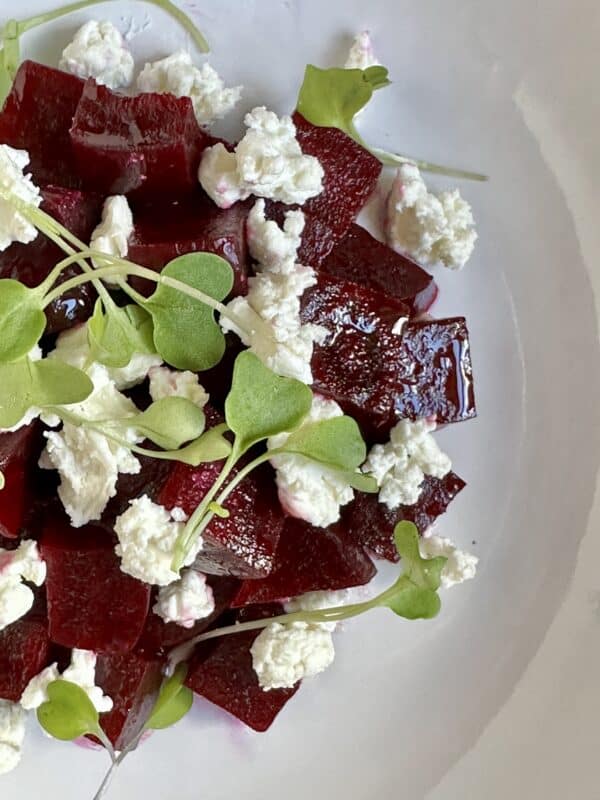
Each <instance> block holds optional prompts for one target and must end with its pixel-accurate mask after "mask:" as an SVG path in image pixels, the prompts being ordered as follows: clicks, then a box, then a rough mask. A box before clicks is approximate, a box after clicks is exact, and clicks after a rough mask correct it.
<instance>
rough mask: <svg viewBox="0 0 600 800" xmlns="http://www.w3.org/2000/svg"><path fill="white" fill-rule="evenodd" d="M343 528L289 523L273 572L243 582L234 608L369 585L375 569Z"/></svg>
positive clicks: (297, 522) (363, 551)
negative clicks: (306, 593)
mask: <svg viewBox="0 0 600 800" xmlns="http://www.w3.org/2000/svg"><path fill="white" fill-rule="evenodd" d="M343 527H344V526H340V525H337V526H332V527H331V528H314V527H313V526H312V525H309V524H308V523H307V522H302V521H301V520H297V519H291V518H290V519H288V520H286V523H285V526H284V528H283V532H282V534H281V538H280V540H279V545H278V547H277V553H276V556H275V565H274V567H273V572H272V573H271V574H270V575H269V576H268V577H267V578H262V579H261V580H255V581H244V582H243V584H242V586H241V587H240V590H239V592H238V593H237V595H236V597H235V600H234V601H233V603H232V605H233V606H245V605H248V604H249V603H271V602H273V601H275V600H285V599H287V598H289V597H295V596H297V595H300V594H304V593H305V592H314V591H320V590H326V591H333V590H335V589H347V588H348V587H350V586H362V585H363V584H365V583H368V582H369V581H370V580H371V578H372V577H373V576H374V575H375V571H376V570H375V566H374V565H373V562H372V561H371V559H370V558H369V556H368V555H367V554H366V552H365V550H364V548H363V547H361V546H360V545H358V546H357V545H354V544H352V543H351V542H349V541H348V539H349V535H348V533H347V532H346V531H345V530H343Z"/></svg>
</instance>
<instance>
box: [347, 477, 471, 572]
mask: <svg viewBox="0 0 600 800" xmlns="http://www.w3.org/2000/svg"><path fill="white" fill-rule="evenodd" d="M465 486H466V483H465V482H464V481H463V480H462V478H459V477H458V475H455V474H454V472H449V473H448V474H447V475H446V476H445V477H444V478H433V477H431V475H428V476H427V477H426V478H425V482H424V484H423V489H422V491H421V496H420V497H419V500H418V502H416V503H415V504H414V505H412V506H400V507H399V508H397V509H395V511H390V510H389V509H388V508H387V506H385V505H383V503H380V502H379V501H378V498H377V495H376V494H362V493H357V495H356V499H355V500H354V502H353V503H352V504H351V505H350V506H348V507H347V508H346V509H344V512H343V514H344V521H345V522H346V523H347V524H346V526H345V530H346V531H347V533H348V537H349V540H351V541H352V542H354V543H355V544H358V545H361V546H362V547H366V548H367V549H368V550H370V551H371V552H372V553H374V554H375V555H376V556H377V557H378V558H386V559H387V560H388V561H398V551H397V550H396V546H395V544H394V527H395V526H396V525H397V524H398V523H399V522H402V521H403V520H407V521H408V522H414V524H415V525H416V526H417V528H418V529H419V533H421V534H422V533H424V532H425V531H426V530H427V528H428V527H429V526H430V525H432V524H433V523H434V522H435V520H436V519H437V518H438V517H439V516H441V515H442V514H444V513H445V511H446V510H447V508H448V506H449V505H450V503H451V502H452V501H453V500H454V498H455V497H456V495H457V494H458V493H459V492H461V491H462V490H463V489H464V488H465Z"/></svg>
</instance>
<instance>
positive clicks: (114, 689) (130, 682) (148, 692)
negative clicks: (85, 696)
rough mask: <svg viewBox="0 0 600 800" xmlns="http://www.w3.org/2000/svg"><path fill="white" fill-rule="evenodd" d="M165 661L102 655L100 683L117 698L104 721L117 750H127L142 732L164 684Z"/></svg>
mask: <svg viewBox="0 0 600 800" xmlns="http://www.w3.org/2000/svg"><path fill="white" fill-rule="evenodd" d="M162 667H163V662H162V661H161V660H160V659H145V658H144V657H142V656H140V655H138V654H137V653H125V654H118V655H116V654H111V655H108V654H102V655H99V656H98V661H97V664H96V684H97V685H98V686H100V687H101V688H102V691H103V692H104V694H107V695H108V696H109V697H110V698H112V701H113V708H112V710H111V711H109V712H108V713H107V714H102V715H101V716H100V724H101V725H102V728H103V730H104V732H105V733H106V735H107V736H108V738H109V739H110V741H111V742H112V744H113V746H114V748H115V749H116V750H122V749H124V748H125V747H126V746H127V745H128V744H129V743H130V742H131V741H132V739H133V738H134V737H135V736H137V734H138V733H139V732H140V731H141V729H142V727H143V726H144V723H145V722H146V720H147V718H148V715H149V713H150V711H151V710H152V707H153V705H154V703H155V701H156V697H157V695H158V690H159V689H160V685H161V683H162V679H163V676H162Z"/></svg>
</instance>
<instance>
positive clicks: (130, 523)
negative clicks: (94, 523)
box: [115, 495, 202, 586]
mask: <svg viewBox="0 0 600 800" xmlns="http://www.w3.org/2000/svg"><path fill="white" fill-rule="evenodd" d="M176 516H177V517H178V518H179V519H181V517H180V515H179V514H177V515H176ZM184 527H185V523H184V522H177V521H175V520H174V518H173V515H172V514H170V513H169V512H168V511H167V509H166V508H164V507H163V506H161V505H158V504H157V503H153V502H152V500H151V499H150V498H149V497H148V495H143V496H142V497H139V498H137V499H136V500H132V501H131V502H130V504H129V508H128V509H127V511H125V512H124V513H123V514H121V516H120V517H117V521H116V522H115V533H116V534H117V536H118V538H119V544H118V545H117V546H116V548H115V552H116V554H117V555H118V556H119V557H120V558H121V569H122V571H123V572H126V573H127V574H128V575H133V577H134V578H137V579H138V580H140V581H144V583H151V584H156V585H158V586H168V585H169V584H170V583H173V582H174V581H177V580H179V575H178V574H177V573H176V572H174V571H173V570H172V569H171V563H172V561H173V555H174V552H175V544H176V543H177V539H178V537H179V535H180V534H181V532H182V531H183V529H184ZM201 549H202V538H201V537H200V538H199V539H198V541H197V542H196V543H195V545H194V547H193V548H192V550H191V551H190V552H189V553H188V555H187V557H186V560H185V562H184V565H183V566H185V567H189V566H190V564H192V563H193V561H194V559H195V558H196V556H197V555H198V553H199V551H200V550H201Z"/></svg>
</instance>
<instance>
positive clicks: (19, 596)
mask: <svg viewBox="0 0 600 800" xmlns="http://www.w3.org/2000/svg"><path fill="white" fill-rule="evenodd" d="M45 580H46V563H45V562H44V561H43V560H42V557H41V556H40V553H39V550H38V546H37V544H36V542H34V541H31V540H29V539H26V540H24V541H22V542H21V543H20V545H19V546H18V547H17V549H16V550H4V549H3V548H0V631H1V630H4V628H7V627H8V626H9V625H12V623H13V622H16V621H17V620H18V619H21V617H24V616H25V614H27V612H28V611H29V610H30V609H31V607H32V606H33V602H34V600H35V595H34V594H33V591H32V590H31V589H30V587H29V586H27V583H33V584H34V585H35V586H41V585H42V584H43V583H44V581H45Z"/></svg>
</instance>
